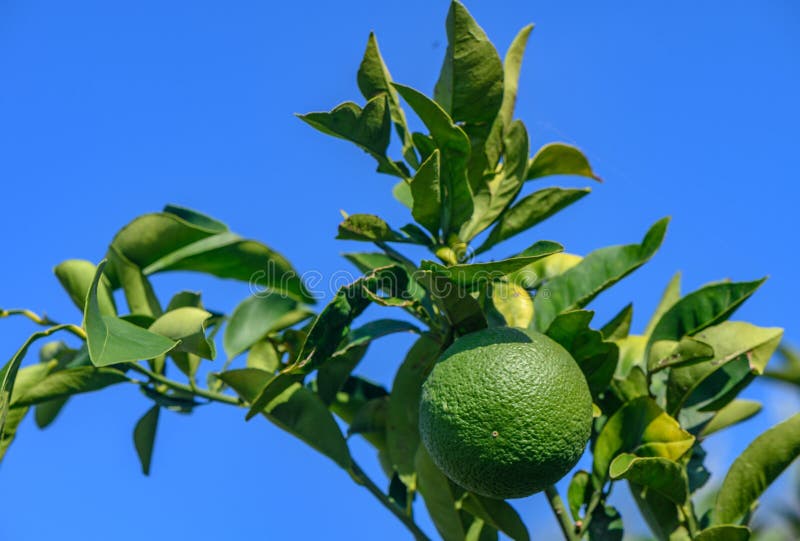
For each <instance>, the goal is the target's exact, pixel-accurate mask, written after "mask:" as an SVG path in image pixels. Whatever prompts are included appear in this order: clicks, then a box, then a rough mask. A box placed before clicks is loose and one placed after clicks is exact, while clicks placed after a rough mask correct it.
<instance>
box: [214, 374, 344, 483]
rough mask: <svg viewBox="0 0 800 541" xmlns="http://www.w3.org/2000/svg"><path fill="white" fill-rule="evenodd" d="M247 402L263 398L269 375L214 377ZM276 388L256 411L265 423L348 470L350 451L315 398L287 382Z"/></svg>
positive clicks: (292, 383)
mask: <svg viewBox="0 0 800 541" xmlns="http://www.w3.org/2000/svg"><path fill="white" fill-rule="evenodd" d="M217 377H218V378H219V379H221V380H222V381H224V382H225V383H226V384H227V385H229V386H230V387H231V388H232V389H233V390H234V391H236V393H237V394H239V396H241V397H242V398H243V399H244V400H246V401H247V402H250V403H251V404H253V403H254V401H255V400H257V399H258V398H259V397H261V396H264V395H263V391H264V390H265V389H266V387H267V384H268V383H269V382H270V380H271V378H272V375H271V374H269V373H267V372H263V371H261V370H256V369H253V368H244V369H241V370H229V371H227V372H222V373H220V374H218V375H217ZM275 379H276V380H277V379H280V380H282V382H283V383H282V384H280V385H270V386H269V387H270V390H271V391H272V393H271V396H270V397H269V400H267V402H266V405H265V406H264V407H263V408H262V409H260V410H259V413H262V414H263V415H264V416H265V417H266V418H267V419H269V420H270V421H272V422H273V423H274V424H276V425H277V426H278V427H280V428H282V429H283V430H286V431H287V432H289V433H290V434H292V435H294V436H296V437H298V438H300V439H301V440H303V441H304V442H306V443H307V444H308V445H310V446H311V447H313V448H314V449H316V450H317V451H319V452H320V453H322V454H324V455H326V456H327V457H329V458H330V459H332V460H333V461H334V462H336V463H337V464H339V465H340V466H341V467H343V468H345V469H347V468H349V467H350V451H349V450H348V448H347V442H346V441H345V438H344V436H343V435H342V431H341V430H339V425H337V424H336V421H335V420H334V418H333V416H332V415H331V413H330V412H329V411H328V408H327V407H326V406H325V404H324V403H323V402H322V401H321V400H320V399H319V397H318V396H317V395H316V394H315V393H313V392H312V391H310V390H309V389H307V388H305V387H303V385H302V384H301V383H299V382H297V381H293V380H292V379H291V378H288V377H287V378H282V377H281V376H277V377H276V378H275Z"/></svg>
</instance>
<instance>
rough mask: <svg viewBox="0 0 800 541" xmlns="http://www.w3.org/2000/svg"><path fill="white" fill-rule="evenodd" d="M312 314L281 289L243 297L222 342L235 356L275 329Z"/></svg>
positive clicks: (230, 357)
mask: <svg viewBox="0 0 800 541" xmlns="http://www.w3.org/2000/svg"><path fill="white" fill-rule="evenodd" d="M311 315H313V314H312V313H311V312H310V311H308V310H306V309H305V308H302V307H301V306H299V305H298V304H297V302H296V301H295V300H293V299H290V298H288V297H286V296H284V295H281V294H279V293H262V294H258V295H253V296H252V297H248V298H247V299H245V300H244V301H242V302H241V303H240V304H239V305H238V306H237V307H236V309H234V311H233V313H232V314H231V317H230V319H229V320H228V324H227V326H226V327H225V334H224V335H223V338H222V345H223V348H224V349H225V354H226V355H227V356H228V358H229V359H233V358H234V357H236V356H237V355H239V354H240V353H242V352H243V351H246V350H247V349H249V348H250V347H251V346H253V344H255V343H256V342H258V341H259V340H261V339H263V338H264V337H265V336H266V335H268V334H269V333H272V332H277V331H280V330H283V329H285V328H287V327H291V326H292V325H295V324H296V323H299V322H300V321H303V320H305V319H307V318H309V317H310V316H311Z"/></svg>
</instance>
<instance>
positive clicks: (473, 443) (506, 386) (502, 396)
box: [419, 327, 592, 499]
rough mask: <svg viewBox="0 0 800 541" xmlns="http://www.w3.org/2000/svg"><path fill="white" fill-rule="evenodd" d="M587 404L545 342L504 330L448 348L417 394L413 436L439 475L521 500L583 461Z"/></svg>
mask: <svg viewBox="0 0 800 541" xmlns="http://www.w3.org/2000/svg"><path fill="white" fill-rule="evenodd" d="M591 424H592V396H591V394H590V393H589V387H588V385H587V384H586V379H585V378H584V376H583V373H582V372H581V369H580V368H579V367H578V365H577V363H576V362H575V360H574V359H573V358H572V357H571V356H570V354H569V353H568V352H567V351H566V350H565V349H564V348H562V347H561V346H560V345H559V344H557V343H556V342H554V341H553V340H551V339H550V338H548V337H547V336H545V335H543V334H539V333H535V332H531V331H522V330H520V329H513V328H509V327H497V328H492V329H485V330H482V331H478V332H475V333H472V334H469V335H466V336H464V337H462V338H459V339H458V340H456V342H455V343H454V344H453V345H452V346H450V347H449V348H448V349H447V350H446V351H445V352H444V353H443V354H442V356H441V358H440V359H439V361H438V362H437V363H436V365H435V366H434V368H433V370H432V371H431V374H430V375H429V376H428V379H427V380H426V381H425V383H424V385H423V387H422V399H421V401H420V410H419V428H420V434H421V436H422V442H423V443H424V445H425V447H426V448H427V450H428V453H429V454H430V455H431V458H432V459H433V461H434V462H435V463H436V465H437V466H439V468H440V469H441V470H442V471H443V472H444V473H445V474H446V475H447V476H448V477H450V478H451V479H452V480H453V481H455V482H456V483H458V484H459V485H461V486H463V487H464V488H466V489H468V490H471V491H473V492H475V493H477V494H481V495H483V496H489V497H492V498H498V499H506V498H521V497H523V496H528V495H530V494H533V493H534V492H539V491H540V490H543V489H544V488H545V487H547V486H548V485H551V484H553V483H555V482H556V481H558V480H559V479H561V478H562V477H563V476H564V475H566V474H567V473H568V472H569V471H570V470H571V469H572V467H573V466H574V465H575V463H576V462H577V461H578V459H579V458H580V457H581V454H583V449H584V447H585V446H586V442H587V440H588V439H589V434H590V431H591Z"/></svg>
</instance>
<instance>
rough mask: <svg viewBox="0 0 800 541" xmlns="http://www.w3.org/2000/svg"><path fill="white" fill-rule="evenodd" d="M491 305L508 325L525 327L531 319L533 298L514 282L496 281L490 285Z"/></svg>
mask: <svg viewBox="0 0 800 541" xmlns="http://www.w3.org/2000/svg"><path fill="white" fill-rule="evenodd" d="M489 294H490V295H491V299H492V306H493V307H494V309H495V310H497V312H498V313H499V314H500V315H501V316H502V318H503V322H504V323H505V325H507V326H508V327H519V328H520V329H527V328H528V326H529V325H530V324H531V322H532V321H533V299H532V298H531V295H530V293H528V291H527V290H526V289H523V288H522V287H520V286H518V285H516V284H506V283H502V282H496V283H494V284H492V285H491V286H490V292H489Z"/></svg>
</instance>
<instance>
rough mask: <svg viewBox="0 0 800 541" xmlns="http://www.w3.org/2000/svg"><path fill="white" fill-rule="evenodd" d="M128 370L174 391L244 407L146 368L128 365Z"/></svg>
mask: <svg viewBox="0 0 800 541" xmlns="http://www.w3.org/2000/svg"><path fill="white" fill-rule="evenodd" d="M128 368H130V369H131V370H133V371H134V372H138V373H140V374H142V375H145V376H147V377H148V378H150V379H151V380H153V381H157V382H158V383H161V384H163V385H166V386H167V387H169V388H170V389H174V390H176V391H184V392H187V393H191V394H193V395H195V396H199V397H201V398H205V399H207V400H211V401H213V402H220V403H222V404H229V405H231V406H244V403H243V402H242V401H241V400H239V399H238V398H236V397H234V396H230V395H227V394H222V393H215V392H214V391H208V390H206V389H201V388H199V387H192V386H190V385H184V384H183V383H178V382H177V381H173V380H171V379H169V378H165V377H164V376H162V375H160V374H157V373H155V372H153V371H152V370H148V369H147V368H145V367H143V366H141V365H139V364H137V363H131V364H129V365H128Z"/></svg>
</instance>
